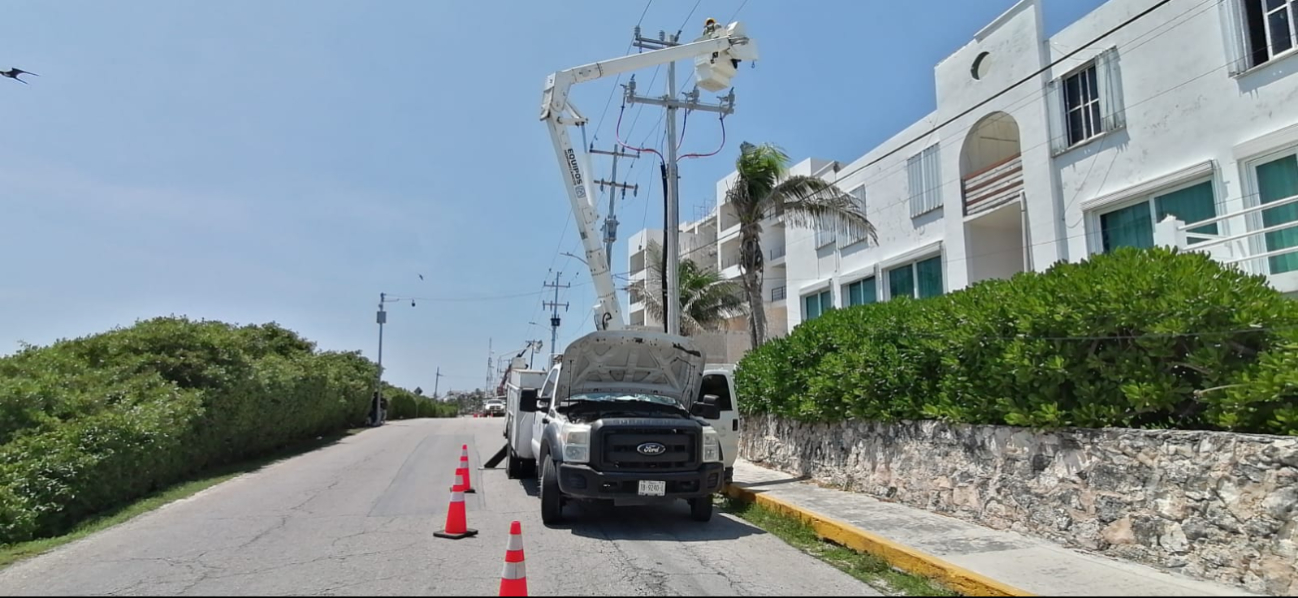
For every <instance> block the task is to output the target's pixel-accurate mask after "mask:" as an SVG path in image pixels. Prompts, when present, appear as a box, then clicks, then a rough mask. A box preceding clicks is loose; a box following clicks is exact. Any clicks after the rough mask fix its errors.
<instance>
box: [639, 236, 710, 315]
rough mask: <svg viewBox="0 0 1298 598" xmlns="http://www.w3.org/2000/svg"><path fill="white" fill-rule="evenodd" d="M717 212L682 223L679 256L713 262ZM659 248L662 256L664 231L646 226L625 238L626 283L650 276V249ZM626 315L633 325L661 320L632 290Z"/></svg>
mask: <svg viewBox="0 0 1298 598" xmlns="http://www.w3.org/2000/svg"><path fill="white" fill-rule="evenodd" d="M716 220H717V217H716V214H715V213H713V214H710V215H708V216H705V217H704V218H702V219H699V220H697V221H694V222H687V223H684V224H682V225H681V227H680V235H679V236H678V237H677V239H678V242H679V245H680V254H681V257H682V258H689V259H692V260H694V261H696V262H698V263H699V264H703V265H711V264H714V263H715V262H716V252H717V230H716ZM650 246H654V247H657V248H658V251H659V255H661V252H662V247H663V230H662V229H653V228H647V229H644V230H641V231H640V232H637V233H636V234H634V235H631V237H630V238H629V239H627V280H628V286H629V285H631V284H634V283H636V282H643V281H645V280H646V279H647V278H648V276H649V267H650V264H649V263H648V261H647V260H648V259H649V255H650V252H649V248H650ZM628 299H629V303H628V307H627V316H628V320H629V322H630V324H631V325H632V326H646V327H651V328H660V327H662V322H661V321H658V320H657V319H656V318H654V317H653V315H652V314H650V313H649V312H648V310H646V309H645V303H644V300H643V298H641V297H638V296H637V295H636V294H635V293H630V296H629V297H628Z"/></svg>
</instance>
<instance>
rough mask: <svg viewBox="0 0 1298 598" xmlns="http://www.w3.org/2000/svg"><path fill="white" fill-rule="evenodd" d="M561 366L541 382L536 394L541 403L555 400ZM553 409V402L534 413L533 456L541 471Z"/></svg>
mask: <svg viewBox="0 0 1298 598" xmlns="http://www.w3.org/2000/svg"><path fill="white" fill-rule="evenodd" d="M559 367H560V366H555V367H553V368H550V374H549V375H547V376H546V377H545V382H544V383H542V384H541V391H540V392H539V393H537V395H536V399H537V401H538V402H539V403H542V404H544V403H553V402H554V387H555V385H557V384H558V383H559ZM552 409H554V405H553V404H551V405H549V406H547V407H546V408H544V409H541V408H540V407H539V406H538V407H537V410H536V413H534V414H532V441H531V444H532V458H534V459H537V462H536V470H537V471H541V470H542V468H543V466H544V463H541V462H540V458H541V440H542V439H543V438H544V437H545V421H546V420H548V419H550V418H549V417H547V416H548V414H549V413H550V411H551V410H552Z"/></svg>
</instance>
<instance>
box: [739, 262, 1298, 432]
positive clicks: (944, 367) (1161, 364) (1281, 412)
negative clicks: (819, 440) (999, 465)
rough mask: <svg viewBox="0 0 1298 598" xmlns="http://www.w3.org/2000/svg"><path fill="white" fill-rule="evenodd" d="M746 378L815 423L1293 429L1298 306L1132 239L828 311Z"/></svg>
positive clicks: (755, 355) (752, 403)
mask: <svg viewBox="0 0 1298 598" xmlns="http://www.w3.org/2000/svg"><path fill="white" fill-rule="evenodd" d="M736 376H737V381H738V384H739V392H740V395H741V396H743V397H744V402H743V405H744V409H745V410H747V411H748V412H749V413H773V414H778V415H781V416H786V417H791V418H795V419H799V420H804V421H832V420H841V419H845V418H862V419H872V420H883V421H888V420H899V419H908V420H914V419H942V420H948V421H954V422H965V423H978V424H1009V425H1017V426H1031V427H1036V428H1053V427H1065V426H1076V427H1108V426H1117V427H1144V428H1186V429H1226V430H1235V431H1242V432H1259V433H1275V434H1298V302H1294V301H1291V300H1287V299H1285V298H1283V297H1282V296H1281V295H1280V294H1279V293H1278V292H1276V291H1275V290H1273V289H1272V288H1270V287H1269V286H1267V284H1266V282H1265V279H1264V278H1263V277H1260V276H1250V275H1246V274H1243V273H1241V272H1239V271H1238V270H1235V269H1233V268H1228V267H1223V266H1221V265H1220V264H1218V263H1217V262H1214V261H1212V260H1211V259H1209V258H1207V257H1205V256H1203V255H1201V254H1198V253H1178V252H1174V251H1171V250H1165V249H1150V250H1134V249H1128V250H1121V251H1118V252H1115V253H1113V254H1110V255H1102V256H1097V257H1095V258H1093V259H1091V260H1089V261H1086V262H1081V263H1061V264H1057V265H1056V266H1054V267H1052V268H1051V269H1050V270H1049V271H1047V272H1044V273H1039V274H1038V273H1024V274H1020V275H1017V276H1015V277H1014V278H1012V279H1010V280H996V281H986V282H982V283H979V284H975V285H973V286H971V287H969V288H967V289H965V290H961V291H957V292H954V293H951V294H949V295H945V296H942V297H935V298H931V299H925V300H920V301H913V300H907V299H901V300H895V301H890V302H887V303H877V304H872V305H864V306H857V307H852V308H848V309H840V310H833V311H830V312H828V313H826V314H825V315H823V316H821V317H819V318H817V319H814V320H811V321H809V322H804V323H803V324H801V325H799V326H798V327H797V328H796V329H795V330H794V331H793V332H792V334H790V335H789V336H788V337H785V338H779V339H774V340H772V341H770V342H769V343H767V344H765V345H763V346H762V347H760V348H758V349H756V350H754V351H751V352H750V353H749V354H748V355H747V356H745V357H744V359H743V360H742V361H741V362H740V364H739V367H738V371H737V374H736Z"/></svg>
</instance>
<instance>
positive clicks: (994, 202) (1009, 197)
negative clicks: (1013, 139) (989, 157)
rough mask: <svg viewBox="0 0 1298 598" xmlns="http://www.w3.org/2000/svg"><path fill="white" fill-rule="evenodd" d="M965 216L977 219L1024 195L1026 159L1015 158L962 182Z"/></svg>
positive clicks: (966, 178)
mask: <svg viewBox="0 0 1298 598" xmlns="http://www.w3.org/2000/svg"><path fill="white" fill-rule="evenodd" d="M961 187H962V189H963V191H964V213H965V215H973V214H977V213H979V212H986V211H987V210H990V209H992V208H995V207H998V206H1001V205H1004V204H1006V203H1008V202H1010V201H1013V200H1014V199H1015V198H1016V197H1018V196H1019V194H1021V193H1023V158H1022V156H1018V155H1015V156H1013V157H1010V158H1007V159H1005V160H1003V161H1001V162H998V163H996V164H993V165H991V166H988V167H987V168H984V169H982V170H980V171H978V172H975V173H972V174H969V175H967V176H965V177H964V180H963V181H961Z"/></svg>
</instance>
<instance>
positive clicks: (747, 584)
mask: <svg viewBox="0 0 1298 598" xmlns="http://www.w3.org/2000/svg"><path fill="white" fill-rule="evenodd" d="M502 426H503V420H501V419H492V420H482V419H479V420H474V419H455V420H414V421H402V422H390V423H388V424H387V425H385V426H383V427H381V428H377V429H372V430H367V431H365V432H362V433H360V434H357V435H355V436H351V437H348V438H346V439H344V440H342V441H340V442H339V443H337V444H334V445H331V446H328V447H325V448H323V449H320V450H317V451H314V452H312V453H309V454H305V455H301V456H299V457H295V458H293V459H288V460H285V461H281V462H278V463H275V464H273V465H271V466H268V467H266V468H263V469H261V470H259V471H256V472H254V473H251V474H248V475H244V476H241V477H239V478H236V479H234V480H231V481H229V482H226V483H224V484H221V485H219V486H216V487H213V488H211V489H208V490H206V491H204V492H202V493H200V494H198V495H195V496H193V497H191V498H189V499H186V500H182V501H178V502H175V503H172V504H169V505H167V506H165V507H163V508H161V509H159V510H157V511H154V512H152V513H149V514H146V515H143V516H140V517H137V518H136V519H134V520H131V521H129V522H127V523H125V524H122V525H120V526H117V527H115V528H112V529H109V530H105V531H104V532H101V533H99V534H95V535H93V536H90V537H88V538H85V539H83V540H81V541H78V542H76V543H73V544H70V545H68V546H65V547H63V548H61V549H59V550H56V551H54V552H51V553H49V554H45V555H42V556H40V557H37V558H34V559H31V560H27V561H24V562H21V563H18V564H16V565H13V566H12V567H9V568H8V569H6V570H4V571H2V572H0V595H6V596H13V595H38V594H39V595H54V594H57V595H89V594H99V595H102V594H125V595H140V594H150V595H205V596H211V595H285V594H294V595H302V594H352V595H362V594H363V595H425V596H426V595H480V596H488V595H489V596H495V595H496V593H497V589H498V587H499V583H500V573H501V568H502V564H503V562H504V555H505V543H506V540H507V538H508V533H509V524H510V522H511V521H514V520H518V521H521V522H522V527H523V544H524V549H525V554H526V557H527V576H528V585H529V590H530V593H531V594H532V595H567V596H572V595H641V596H643V595H652V596H663V595H692V596H698V595H795V594H796V595H801V596H829V595H842V596H847V595H855V596H862V595H875V596H877V595H880V594H879V593H878V592H877V591H875V590H874V589H872V588H871V587H869V586H867V585H865V584H862V583H860V582H858V581H856V580H855V579H853V578H851V577H849V576H847V575H845V574H843V573H841V572H839V571H838V570H836V569H834V568H832V567H830V566H828V565H825V564H824V563H821V562H820V561H818V560H816V559H814V558H812V557H809V556H807V555H805V554H803V553H801V552H799V551H797V550H794V549H793V548H791V547H789V546H788V545H786V544H784V543H783V542H781V541H780V540H779V539H778V538H776V537H774V536H771V535H769V534H766V533H765V532H763V531H761V530H759V529H757V528H754V527H752V526H750V525H748V524H747V523H744V522H743V521H741V520H737V519H735V518H732V517H730V516H728V515H722V514H721V513H720V512H718V513H717V515H715V516H714V517H713V519H712V521H711V522H709V523H706V524H700V523H696V522H693V521H691V520H690V518H689V509H688V507H687V506H686V505H685V503H684V502H683V501H682V502H680V503H679V504H678V505H675V506H671V507H667V506H663V507H634V508H622V509H612V508H608V509H593V508H582V507H580V506H569V507H567V510H566V514H567V516H568V518H569V519H570V521H569V522H566V523H565V524H563V525H561V526H556V527H553V528H546V527H544V526H543V525H542V524H541V517H540V504H539V500H538V499H537V498H536V496H535V493H536V485H535V483H534V482H533V481H531V480H529V481H526V482H520V481H517V480H509V479H507V478H505V473H504V470H503V469H495V470H485V471H484V470H480V469H478V466H479V465H480V464H481V462H482V461H483V460H486V459H488V458H490V457H491V455H492V454H494V453H495V451H496V450H497V449H499V447H500V446H501V445H502V444H503V442H504V439H503V438H502V437H501V430H502ZM462 444H468V445H469V447H470V450H469V453H470V455H469V458H470V463H471V465H472V466H473V470H472V475H473V482H474V487H475V488H476V489H477V493H476V494H470V495H468V497H467V501H466V502H467V507H468V522H469V527H471V528H476V529H478V530H479V535H478V536H477V537H474V538H468V539H463V540H444V539H440V538H435V537H434V536H433V532H434V531H437V530H440V529H442V527H443V524H444V523H445V517H446V509H447V503H448V501H449V498H450V496H449V492H448V490H449V486H450V484H451V482H452V481H453V476H454V469H455V467H456V464H457V463H458V459H459V454H460V450H459V449H460V446H461V445H462Z"/></svg>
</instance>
